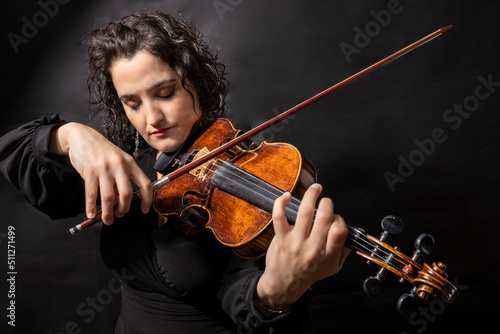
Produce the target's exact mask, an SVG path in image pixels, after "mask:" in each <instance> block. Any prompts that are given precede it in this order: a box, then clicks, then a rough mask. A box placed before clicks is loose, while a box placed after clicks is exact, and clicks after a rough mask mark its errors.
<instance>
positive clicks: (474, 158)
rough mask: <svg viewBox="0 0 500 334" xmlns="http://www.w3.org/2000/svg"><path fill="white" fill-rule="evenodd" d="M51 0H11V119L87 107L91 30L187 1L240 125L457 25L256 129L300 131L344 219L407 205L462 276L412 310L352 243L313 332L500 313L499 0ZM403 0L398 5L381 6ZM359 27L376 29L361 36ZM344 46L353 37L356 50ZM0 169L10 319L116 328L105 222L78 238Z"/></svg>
mask: <svg viewBox="0 0 500 334" xmlns="http://www.w3.org/2000/svg"><path fill="white" fill-rule="evenodd" d="M54 1H55V0H46V1H44V0H41V1H34V0H29V1H22V2H21V1H19V2H13V1H9V2H8V3H6V4H4V5H3V8H4V10H3V15H2V23H3V33H2V34H3V36H4V38H3V39H2V60H3V69H4V70H3V71H2V74H3V75H2V95H1V96H2V109H1V117H2V122H1V124H0V126H1V129H0V130H1V131H0V134H2V135H3V134H4V133H6V132H7V131H9V130H11V129H14V128H15V127H17V126H19V125H21V124H22V123H24V122H27V121H30V120H32V119H35V118H39V117H40V116H42V115H44V114H52V113H59V114H60V115H61V117H62V118H64V119H67V120H71V121H79V122H83V123H88V110H89V106H88V102H87V101H88V93H87V88H86V74H87V67H86V62H85V54H86V50H85V47H84V45H83V44H82V41H83V39H84V36H85V34H86V33H88V32H89V31H90V30H91V29H93V28H96V27H100V26H101V25H103V24H104V23H106V22H108V21H109V20H111V19H119V18H121V17H122V16H124V15H127V14H129V13H131V12H133V11H135V10H143V9H160V10H166V11H169V12H170V13H172V14H174V15H179V13H182V14H183V15H184V17H185V18H186V19H187V20H188V21H191V22H192V23H193V24H194V25H195V26H196V27H197V28H198V29H199V30H201V31H202V33H203V34H204V35H205V38H206V40H207V41H209V42H210V45H211V46H212V47H213V49H218V50H219V54H220V56H221V58H222V60H223V61H224V62H225V64H226V65H227V70H228V72H229V79H230V81H231V84H232V86H231V89H230V93H229V97H228V98H229V102H228V104H229V113H228V115H227V116H228V117H229V118H230V119H231V120H232V121H233V123H234V124H235V125H236V126H238V127H240V128H243V129H245V130H248V129H250V128H252V127H254V126H256V125H258V124H260V123H261V122H263V121H265V120H267V119H269V118H271V117H273V116H274V115H275V114H276V113H278V112H281V111H283V110H285V109H286V108H288V107H292V106H293V105H295V104H297V103H299V102H301V101H303V100H305V99H307V98H308V97H310V96H312V95H314V94H316V93H318V92H319V91H321V90H323V89H325V88H327V87H328V86H330V85H332V84H334V83H336V82H338V81H340V80H342V79H344V78H345V77H347V76H349V75H352V74H354V73H355V72H357V71H359V70H361V69H363V68H364V67H366V66H368V65H370V64H372V63H374V62H376V61H378V60H380V59H381V58H384V57H385V56H387V55H389V54H391V53H392V52H395V51H396V50H398V49H400V48H402V47H404V46H406V45H407V44H410V43H411V42H413V41H415V40H417V39H419V38H421V37H423V36H425V35H427V34H429V33H431V32H433V31H435V30H436V29H438V28H440V27H442V26H446V25H450V24H451V25H453V29H451V30H450V31H448V32H447V33H445V34H444V35H443V36H441V37H439V38H438V39H436V40H434V41H432V42H430V43H428V44H426V45H424V46H422V47H421V48H419V49H418V50H415V51H413V52H411V53H410V54H408V55H406V56H404V57H403V58H400V59H398V60H396V61H394V62H392V63H391V64H389V65H387V66H385V67H383V68H381V69H378V70H377V71H375V72H373V73H372V74H370V75H368V76H366V77H364V78H362V79H360V80H358V81H356V82H355V83H352V84H350V85H349V86H347V87H344V88H342V89H341V90H339V91H338V92H336V93H334V94H333V95H331V96H329V97H327V98H325V99H323V100H321V101H319V102H317V103H316V104H314V105H312V106H310V107H308V108H306V109H305V110H302V111H300V112H299V113H298V114H296V115H294V116H292V117H291V118H289V119H287V120H285V121H283V122H282V123H281V124H279V125H278V126H276V127H274V129H273V130H270V131H267V132H265V133H263V134H261V135H260V136H258V138H257V139H258V140H267V141H270V142H273V141H279V142H288V143H291V144H293V145H295V146H297V147H298V148H299V150H300V151H301V152H302V154H303V155H304V156H305V157H306V158H307V159H309V160H310V161H312V162H313V163H314V165H315V166H316V168H317V170H318V174H319V181H320V183H322V184H323V186H324V189H325V190H324V195H325V196H328V197H332V198H333V200H334V202H335V208H336V211H337V213H339V214H341V215H342V216H343V217H344V218H345V220H346V222H347V223H348V224H350V225H352V226H360V227H363V228H364V229H365V230H366V231H367V232H368V233H369V234H372V235H375V236H378V235H379V232H380V228H379V225H380V220H381V219H382V217H384V216H385V215H387V214H395V215H398V216H400V217H401V218H402V219H403V221H404V222H405V231H404V232H403V234H402V235H400V236H398V237H395V238H394V239H392V240H391V242H390V243H391V244H396V245H398V246H400V247H401V248H402V250H403V251H404V252H405V253H408V254H411V253H412V251H413V249H412V245H413V241H414V239H415V238H416V237H417V236H418V235H419V234H420V233H422V232H428V233H431V234H432V235H433V236H434V238H435V240H436V247H435V250H434V252H433V254H432V255H430V256H429V257H428V258H427V261H429V262H432V261H442V262H444V263H445V264H446V265H447V267H448V268H447V271H448V273H449V275H450V280H451V281H452V282H455V283H456V284H457V286H458V287H459V292H460V296H458V297H457V299H456V300H454V301H453V302H451V303H443V302H441V301H439V300H437V301H435V302H432V303H431V304H430V305H427V306H425V307H426V308H425V309H421V310H420V312H421V314H415V315H413V316H412V317H410V318H404V317H401V316H400V315H399V314H398V313H397V311H396V306H395V305H396V300H397V298H398V296H399V295H400V294H401V293H402V292H405V291H407V290H408V289H409V287H408V286H406V287H401V286H400V285H399V284H398V283H397V280H396V279H395V278H389V279H388V280H387V282H386V283H387V290H386V293H385V294H384V295H383V296H382V297H381V298H378V299H368V298H367V297H365V296H364V294H363V293H362V291H361V283H362V281H363V280H364V278H365V277H366V276H369V275H372V274H374V273H375V271H376V267H374V266H367V265H366V264H365V263H364V260H362V259H361V258H360V257H358V256H356V255H354V254H352V255H351V256H350V257H349V258H348V260H347V262H346V264H345V266H344V269H343V270H342V271H341V273H339V274H338V275H335V276H334V277H332V278H329V279H326V280H324V281H322V282H319V283H318V284H317V285H316V297H315V299H314V300H313V304H312V310H313V319H314V325H315V328H316V332H318V333H326V332H332V333H335V332H336V333H358V332H365V331H367V330H371V331H373V332H376V333H379V332H386V333H403V332H409V333H422V332H425V333H437V332H438V331H446V332H449V333H453V332H458V331H460V332H464V331H467V330H469V329H475V330H476V331H477V332H486V331H487V330H486V329H487V328H489V329H490V330H491V328H492V327H491V326H494V324H495V323H496V321H495V318H494V316H495V315H496V313H497V312H498V310H499V308H498V306H497V305H498V302H497V298H498V295H499V294H498V292H497V291H498V288H497V285H496V284H498V283H499V279H498V274H499V270H498V265H499V255H500V252H499V248H498V247H497V243H498V242H497V239H496V238H497V235H498V231H499V228H498V227H497V222H498V218H497V217H498V204H499V199H500V193H499V185H500V183H499V176H498V175H499V174H498V169H499V167H500V165H499V158H498V150H499V144H500V142H499V140H498V138H499V135H498V128H499V125H500V117H499V116H498V109H499V106H500V101H499V96H500V92H499V91H498V90H499V86H498V85H497V86H495V85H493V86H491V87H490V89H491V91H488V90H487V89H486V88H485V87H482V88H478V89H479V90H477V89H476V88H477V87H478V86H480V85H481V82H482V81H481V79H480V78H483V79H484V80H486V81H488V80H490V81H493V82H500V73H499V71H498V70H499V66H498V65H499V61H498V55H497V54H496V53H495V52H494V51H495V50H498V49H499V38H498V35H499V32H500V31H499V30H500V29H499V27H500V25H499V24H498V23H497V21H498V13H499V7H500V6H499V5H497V4H496V3H497V2H496V1H493V0H490V1H481V2H479V1H452V0H446V1H431V0H413V1H411V0H401V1H394V0H391V1H387V0H384V1H367V0H366V1H298V0H295V1H284V0H283V1H264V0H254V1H250V0H215V1H214V0H208V1H194V0H192V1H181V0H175V1H149V2H148V1H131V0H130V1H125V0H114V1H107V2H99V1H77V0H72V1H66V0H65V1H62V0H60V1H61V2H62V4H58V6H57V7H54V6H53V5H52V6H51V7H50V6H49V7H48V8H50V10H49V11H50V13H49V14H50V15H44V14H41V13H40V12H41V11H43V10H44V9H43V7H44V6H43V5H42V4H44V3H47V4H54V3H55V2H54ZM63 2H65V3H63ZM391 6H394V8H395V10H393V13H392V14H391V15H390V17H389V16H387V15H386V16H384V15H383V14H382V13H388V12H387V9H388V7H389V8H393V7H391ZM217 8H218V10H217ZM384 10H385V12H383V11H384ZM377 16H379V20H382V19H383V20H384V21H382V23H383V24H381V23H378V22H377V20H376V17H377ZM23 17H24V18H25V19H24V20H23ZM44 18H46V20H45V21H44ZM34 21H35V22H36V23H37V24H38V25H39V27H38V28H37V29H36V31H33V30H31V31H27V30H26V28H25V31H24V33H28V34H30V37H29V38H26V40H24V42H23V43H21V44H19V45H17V47H15V46H14V45H13V43H12V42H11V41H10V40H9V36H11V37H12V36H13V34H16V35H18V36H22V34H23V25H26V22H31V23H33V22H34ZM367 28H368V31H366V30H365V29H367ZM370 29H371V30H370ZM360 30H361V31H365V32H366V33H368V35H367V36H365V38H364V39H363V38H362V37H360V34H359V33H358V31H360ZM9 34H10V35H9ZM347 44H348V45H350V46H351V47H357V50H356V52H353V53H350V54H349V55H346V53H345V52H343V48H344V51H345V48H346V45H347ZM342 46H343V47H342ZM16 48H17V50H16ZM478 92H479V94H481V96H482V97H483V98H482V100H478V99H477V98H475V96H476V94H478ZM486 95H487V96H486ZM474 102H477V104H475V105H474ZM464 103H466V104H467V103H470V104H469V105H468V106H467V107H468V108H469V109H473V111H471V112H470V113H469V112H467V114H464V115H466V117H465V118H464V117H460V123H458V121H457V119H458V118H457V117H458V115H459V114H457V113H455V112H451V113H450V114H448V113H449V111H447V110H448V109H450V108H453V107H454V106H456V105H461V104H464ZM463 110H466V109H465V108H464V109H463ZM446 115H448V116H453V117H456V118H454V119H453V121H451V120H450V119H448V121H447V119H446V117H445V116H446ZM436 129H441V130H442V136H441V137H440V138H441V139H442V140H440V141H441V142H439V143H434V145H435V146H434V148H433V149H432V150H430V146H427V149H428V150H430V151H428V152H427V154H425V152H423V153H422V149H419V147H418V145H417V144H416V141H419V142H426V143H429V140H430V139H429V138H432V133H433V131H439V130H436ZM429 145H430V144H429ZM419 151H420V152H421V153H419ZM402 159H404V160H406V161H409V160H412V161H414V162H415V164H417V165H418V166H415V167H414V168H413V170H412V171H411V172H410V171H407V174H406V175H405V177H404V182H396V184H395V185H394V188H393V189H391V187H390V185H389V184H388V182H387V180H386V177H385V175H386V172H391V173H394V174H398V168H399V165H400V164H401V160H402ZM0 184H1V188H0V199H1V201H0V209H1V215H2V218H1V219H0V221H1V223H0V250H1V251H0V277H1V283H0V287H1V288H0V309H1V310H3V311H2V312H0V332H2V333H3V332H8V333H11V332H12V333H112V332H113V326H114V322H115V320H116V316H117V313H118V307H119V294H117V293H116V282H115V281H114V279H112V278H111V276H110V274H109V273H108V272H107V270H106V269H105V268H104V266H103V264H102V263H101V259H100V255H99V245H98V241H99V226H94V227H92V228H91V229H89V230H86V231H84V232H83V233H81V234H79V235H77V236H71V235H70V234H69V233H68V230H67V229H68V227H70V226H72V225H74V224H75V222H79V221H80V220H79V219H68V220H63V221H50V220H49V219H48V218H46V217H45V216H44V215H43V214H41V213H39V212H37V211H35V210H34V209H33V208H31V207H30V206H29V205H28V204H26V201H25V199H24V198H23V197H22V195H20V194H19V192H18V191H17V190H16V189H15V188H14V187H12V186H11V185H10V184H8V183H7V182H5V180H3V179H1V180H0ZM8 226H14V227H15V232H16V239H15V241H16V243H15V246H16V270H17V275H16V285H15V288H16V291H15V293H16V296H15V302H16V327H15V328H14V327H11V326H8V325H7V321H8V320H9V319H8V318H7V317H6V315H7V314H8V311H7V310H6V308H7V305H8V304H7V303H8V301H9V299H8V298H7V293H8V285H7V282H6V278H7V277H6V276H7V272H8V269H7V240H8V239H7V229H8ZM92 300H95V301H96V304H95V305H94V307H92V304H91V303H92Z"/></svg>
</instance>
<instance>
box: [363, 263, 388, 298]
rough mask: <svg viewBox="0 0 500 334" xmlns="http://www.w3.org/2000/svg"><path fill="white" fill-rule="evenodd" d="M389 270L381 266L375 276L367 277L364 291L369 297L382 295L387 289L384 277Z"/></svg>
mask: <svg viewBox="0 0 500 334" xmlns="http://www.w3.org/2000/svg"><path fill="white" fill-rule="evenodd" d="M386 274H387V272H386V270H385V269H384V268H380V269H379V271H378V272H377V274H376V275H375V276H369V277H367V278H366V279H365V280H364V282H363V291H364V292H365V293H366V294H367V295H368V296H369V297H380V296H381V295H382V294H383V293H384V290H385V284H384V278H385V276H386Z"/></svg>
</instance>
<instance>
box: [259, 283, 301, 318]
mask: <svg viewBox="0 0 500 334" xmlns="http://www.w3.org/2000/svg"><path fill="white" fill-rule="evenodd" d="M256 300H257V303H259V304H260V305H261V306H262V307H263V308H264V309H266V310H267V311H270V312H273V313H283V312H286V311H288V310H289V309H290V308H291V305H292V304H293V302H295V300H294V299H293V297H292V296H291V295H290V294H287V293H286V291H282V290H281V289H280V288H279V287H278V286H276V285H275V284H273V283H272V280H269V279H267V278H266V276H265V274H264V275H263V276H261V278H260V279H259V282H258V283H257V293H256Z"/></svg>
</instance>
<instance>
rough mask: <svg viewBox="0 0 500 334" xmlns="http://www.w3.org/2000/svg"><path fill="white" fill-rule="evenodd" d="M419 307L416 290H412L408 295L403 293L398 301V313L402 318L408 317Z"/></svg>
mask: <svg viewBox="0 0 500 334" xmlns="http://www.w3.org/2000/svg"><path fill="white" fill-rule="evenodd" d="M419 306H420V304H419V302H418V299H417V294H416V288H413V289H412V290H410V292H408V293H403V294H402V295H401V296H400V297H399V299H398V304H397V308H398V311H399V313H401V314H402V315H404V316H409V315H410V314H412V313H413V312H416V311H417V310H418V307H419Z"/></svg>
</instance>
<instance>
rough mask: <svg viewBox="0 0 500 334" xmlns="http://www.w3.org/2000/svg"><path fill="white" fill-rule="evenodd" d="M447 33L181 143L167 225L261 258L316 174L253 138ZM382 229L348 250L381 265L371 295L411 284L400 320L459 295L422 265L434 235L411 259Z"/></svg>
mask: <svg viewBox="0 0 500 334" xmlns="http://www.w3.org/2000/svg"><path fill="white" fill-rule="evenodd" d="M450 28H451V26H447V27H444V28H441V29H439V30H437V31H435V32H434V33H432V34H430V35H428V36H426V37H424V38H422V39H420V40H418V41H417V42H415V43H413V44H411V45H409V46H407V47H405V48H403V49H401V50H400V51H398V52H396V53H394V54H392V55H390V56H389V57H386V58H384V59H382V60H381V61H379V62H377V63H375V64H373V65H371V66H369V67H367V68H366V69H364V70H362V71H360V72H358V73H357V74H355V75H353V76H351V77H349V78H347V79H345V80H343V81H341V82H339V83H338V84H336V85H334V86H332V87H330V88H328V89H326V90H325V91H323V92H321V93H319V94H317V95H315V96H313V97H311V98H310V99H308V100H306V101H304V102H302V103H301V104H299V105H297V106H295V107H293V108H291V109H289V110H287V111H285V112H283V113H282V114H280V115H278V116H276V117H275V118H273V119H271V120H269V121H267V122H265V123H263V124H261V125H259V126H258V127H256V128H254V129H252V130H250V131H248V132H245V133H242V132H241V131H240V130H237V129H235V127H234V126H233V125H232V124H231V123H230V122H229V121H228V120H226V119H218V120H216V121H215V122H214V123H213V124H211V125H210V127H209V128H208V129H203V131H201V133H200V134H197V135H194V136H192V137H191V138H190V139H189V140H188V142H187V143H186V144H185V145H184V147H187V148H186V149H184V153H182V154H178V155H177V156H175V158H174V159H172V160H171V161H170V163H169V168H170V171H171V172H169V173H168V174H167V175H165V176H164V177H162V178H160V179H159V180H157V181H155V182H154V183H153V189H154V190H155V193H154V199H153V205H154V209H155V210H156V211H157V212H158V213H159V214H161V215H163V216H166V217H167V218H168V221H169V222H174V223H177V224H178V225H179V226H180V228H181V230H182V231H183V232H184V233H185V234H187V235H193V234H196V233H198V232H200V231H201V230H203V229H205V228H207V229H210V230H211V231H212V232H213V234H214V235H215V237H216V238H217V240H218V241H219V242H220V243H222V244H223V245H225V246H227V247H230V248H231V249H232V250H233V251H234V252H235V253H236V254H237V255H239V256H241V257H245V258H252V257H258V256H262V255H264V254H265V252H266V250H267V248H268V246H269V244H270V242H271V240H272V238H273V236H274V231H273V228H272V216H271V212H272V208H273V204H274V201H275V200H276V199H277V198H278V197H279V196H281V195H282V194H283V193H284V192H290V193H291V194H292V200H291V201H290V203H289V204H288V206H287V208H286V211H285V216H286V217H287V219H288V220H289V222H290V223H291V224H293V223H294V221H295V219H296V217H297V210H298V207H299V204H300V198H301V197H302V195H303V194H304V192H305V190H306V189H307V188H308V187H309V185H311V184H312V183H313V182H315V181H316V178H317V176H316V170H315V168H314V166H313V165H312V164H311V163H310V162H308V161H307V160H305V159H303V157H302V155H301V154H300V152H299V151H298V150H297V149H296V148H295V147H293V146H292V145H289V144H285V143H274V144H270V143H266V142H263V143H262V144H260V145H259V146H258V147H255V146H254V145H253V143H252V142H251V137H252V136H254V135H255V134H257V133H258V132H260V131H262V130H264V129H267V128H268V127H270V126H272V125H274V124H275V123H277V122H279V121H280V120H282V119H283V118H285V117H287V116H289V115H291V114H292V113H294V112H296V111H298V110H300V109H302V108H304V107H305V106H307V105H309V104H311V103H312V102H315V101H317V100H318V99H320V98H322V97H324V96H326V95H327V94H330V93H331V92H333V91H335V90H337V89H339V88H340V87H343V86H344V85H346V84H348V83H350V82H352V81H354V80H356V79H358V78H360V77H361V76H363V75H365V74H367V73H368V72H371V71H372V70H374V69H376V68H378V67H380V66H382V65H385V64H386V63H388V62H390V61H392V60H394V59H396V58H398V57H400V56H402V55H404V54H406V53H408V52H410V51H412V50H414V49H415V48H417V47H419V46H420V45H422V44H424V43H426V42H428V41H430V40H432V39H434V38H435V37H437V36H440V35H441V34H442V33H443V32H445V31H446V30H448V29H450ZM167 185H168V186H167ZM98 221H100V215H98V216H97V217H96V218H94V219H88V220H86V221H84V222H83V223H81V224H79V225H77V226H75V227H73V228H71V229H70V232H71V233H72V234H76V233H78V232H79V231H81V230H82V229H84V228H86V227H88V226H90V225H93V224H95V223H96V222H98ZM382 229H383V233H382V235H381V237H380V238H379V239H377V238H374V237H372V236H370V235H367V234H366V233H365V232H364V231H363V230H361V229H358V228H354V227H351V226H348V237H347V240H346V246H347V247H349V248H351V249H353V250H355V251H356V254H358V255H360V256H362V257H364V258H366V259H367V260H368V262H371V263H375V264H377V265H379V266H380V267H381V268H380V269H379V271H378V272H377V274H376V275H375V276H371V277H369V278H367V279H366V280H365V281H364V284H363V289H364V291H365V292H366V293H367V294H368V295H370V296H378V295H380V294H381V293H382V291H383V286H384V284H383V280H384V278H385V276H386V274H387V273H388V272H391V273H393V274H396V275H398V276H399V277H400V280H401V281H402V282H409V283H411V284H412V285H413V288H412V290H411V291H410V292H409V293H406V294H403V295H402V296H401V297H400V299H399V301H398V309H399V311H400V312H401V313H403V314H410V313H411V312H413V311H414V310H415V309H416V306H417V305H418V302H417V299H418V298H420V299H426V298H427V297H428V296H432V297H435V298H436V297H438V296H439V294H443V295H444V296H445V297H446V298H447V299H449V300H450V299H451V298H452V297H453V296H454V294H455V293H456V291H457V289H456V288H455V287H454V286H453V284H451V283H450V282H449V281H448V279H447V274H446V273H445V269H446V267H445V265H444V264H443V263H441V262H435V263H433V264H432V266H430V265H428V264H426V263H423V264H421V260H422V257H423V256H424V255H429V254H430V252H431V251H432V249H433V246H434V239H433V237H432V236H431V235H429V234H422V235H420V236H419V237H418V238H417V240H416V241H415V252H414V253H413V255H412V256H411V257H409V256H407V255H405V254H403V253H402V252H400V251H399V250H398V249H397V248H395V247H391V246H389V245H388V244H387V243H386V242H387V241H388V239H389V237H390V236H392V235H397V234H399V233H401V231H402V229H403V223H402V221H401V220H400V219H399V218H397V217H395V216H387V217H385V218H384V219H383V220H382Z"/></svg>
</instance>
